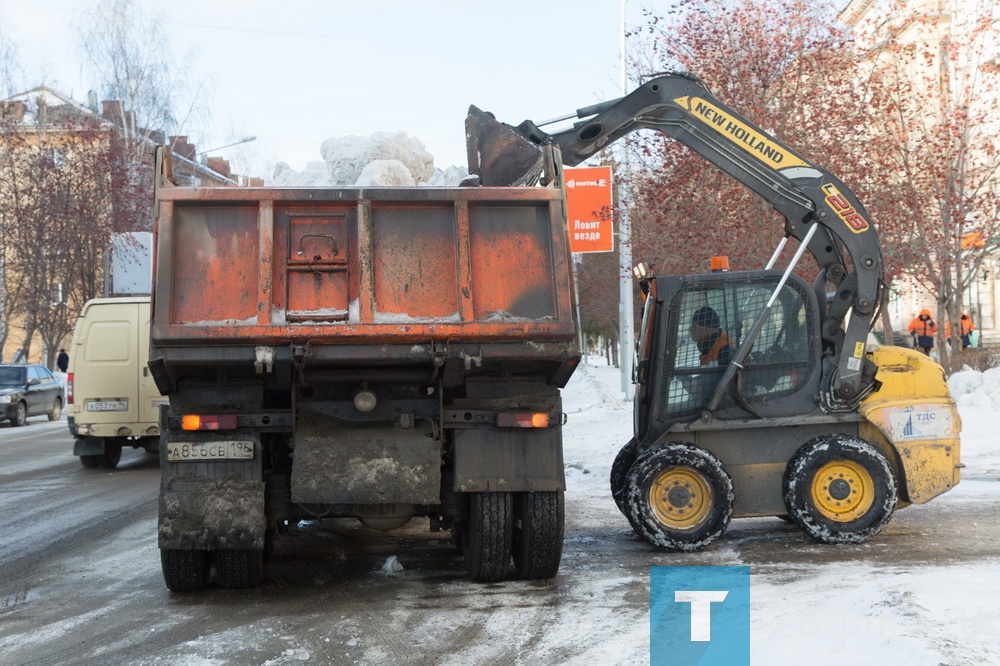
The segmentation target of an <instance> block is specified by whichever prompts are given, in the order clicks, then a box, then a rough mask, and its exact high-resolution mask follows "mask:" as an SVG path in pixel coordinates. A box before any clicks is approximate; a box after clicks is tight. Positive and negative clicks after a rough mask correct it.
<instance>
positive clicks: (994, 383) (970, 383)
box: [948, 368, 1000, 409]
mask: <svg viewBox="0 0 1000 666" xmlns="http://www.w3.org/2000/svg"><path fill="white" fill-rule="evenodd" d="M948 389H949V390H950V391H951V396H952V397H953V398H955V402H957V403H958V405H959V406H960V407H980V408H983V409H1000V368H990V369H989V370H986V371H985V372H979V371H977V370H969V369H968V368H966V369H964V370H961V371H959V372H956V373H955V374H953V375H952V376H951V377H949V378H948Z"/></svg>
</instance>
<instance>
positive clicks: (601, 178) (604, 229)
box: [565, 166, 615, 252]
mask: <svg viewBox="0 0 1000 666" xmlns="http://www.w3.org/2000/svg"><path fill="white" fill-rule="evenodd" d="M565 178H566V218H567V222H568V224H569V249H570V251H572V252H611V251H613V250H614V249H615V236H614V225H613V223H612V215H611V203H612V199H611V167H609V166H608V167H582V168H577V169H566V170H565Z"/></svg>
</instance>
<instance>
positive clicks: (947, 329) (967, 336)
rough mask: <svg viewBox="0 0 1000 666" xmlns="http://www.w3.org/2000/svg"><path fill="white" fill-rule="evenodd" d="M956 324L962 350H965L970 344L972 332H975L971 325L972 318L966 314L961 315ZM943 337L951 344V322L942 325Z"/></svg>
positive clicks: (973, 326)
mask: <svg viewBox="0 0 1000 666" xmlns="http://www.w3.org/2000/svg"><path fill="white" fill-rule="evenodd" d="M958 324H959V326H960V327H961V331H962V336H961V337H962V349H966V348H967V347H968V346H969V345H971V344H972V331H974V330H975V328H976V327H975V325H973V323H972V317H970V316H969V315H967V314H966V313H964V312H963V313H962V317H961V318H960V319H959V320H958ZM944 335H945V337H946V338H948V341H949V342H951V322H950V321H946V322H945V323H944Z"/></svg>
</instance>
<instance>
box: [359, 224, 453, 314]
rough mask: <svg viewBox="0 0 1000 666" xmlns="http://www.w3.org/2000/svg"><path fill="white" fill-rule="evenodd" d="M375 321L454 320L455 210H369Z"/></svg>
mask: <svg viewBox="0 0 1000 666" xmlns="http://www.w3.org/2000/svg"><path fill="white" fill-rule="evenodd" d="M372 243H373V257H374V261H373V265H372V272H373V276H372V277H373V282H374V290H375V310H376V312H377V314H376V318H375V321H376V322H387V323H388V322H403V321H414V320H421V319H435V320H440V319H446V318H453V319H457V316H458V268H457V266H456V262H455V209H454V206H453V205H444V206H442V205H438V206H423V205H420V206H415V205H407V206H394V205H385V204H382V205H374V206H372Z"/></svg>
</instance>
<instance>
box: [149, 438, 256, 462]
mask: <svg viewBox="0 0 1000 666" xmlns="http://www.w3.org/2000/svg"><path fill="white" fill-rule="evenodd" d="M189 460H194V461H197V460H253V442H247V441H242V440H228V441H217V442H167V462H184V461H189Z"/></svg>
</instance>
